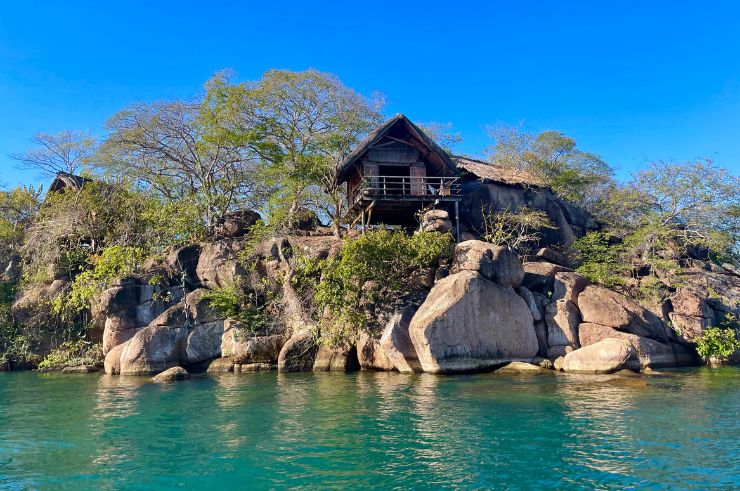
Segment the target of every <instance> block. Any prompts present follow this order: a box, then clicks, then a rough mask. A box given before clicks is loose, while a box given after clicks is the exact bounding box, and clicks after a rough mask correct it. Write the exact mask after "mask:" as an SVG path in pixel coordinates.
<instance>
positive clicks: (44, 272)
mask: <svg viewBox="0 0 740 491" xmlns="http://www.w3.org/2000/svg"><path fill="white" fill-rule="evenodd" d="M205 87H206V90H205V92H204V94H203V95H202V96H201V98H200V99H198V100H195V101H187V102H186V101H180V100H173V101H166V102H158V103H154V104H138V105H135V106H132V107H129V108H127V109H125V110H123V111H121V112H120V113H118V114H116V115H114V116H113V117H111V118H110V120H109V122H108V130H107V134H106V136H105V137H104V138H102V139H101V140H100V141H97V140H95V139H93V138H92V137H90V136H89V135H82V134H79V133H74V132H64V133H61V134H58V135H39V136H38V137H37V140H38V144H39V149H34V150H30V151H29V152H27V153H26V154H22V155H17V156H16V157H15V158H16V159H17V160H19V161H20V162H21V163H23V164H25V165H28V166H35V167H37V168H39V169H42V170H46V171H47V172H52V171H54V172H56V174H55V178H54V180H53V182H52V184H51V185H50V186H49V188H48V190H42V189H41V188H33V187H18V188H16V189H13V190H9V191H4V192H3V194H2V209H3V217H2V220H3V221H2V229H1V230H2V234H3V239H2V249H0V252H1V255H0V259H2V263H3V267H2V270H3V273H2V292H3V297H2V302H3V303H2V317H1V318H0V319H1V323H2V331H1V334H0V367H2V369H4V370H19V369H36V370H39V371H49V370H61V371H64V372H65V373H88V372H93V371H97V370H99V369H104V371H105V373H107V374H109V375H118V376H133V375H137V376H143V375H145V376H155V375H158V374H160V372H165V371H170V370H171V369H174V368H176V367H177V370H179V372H176V373H182V372H187V373H202V372H255V371H265V370H278V371H286V372H294V371H354V370H380V371H397V372H402V373H422V372H423V373H432V374H454V373H470V372H485V371H494V370H499V369H502V368H505V369H506V370H507V371H522V372H531V371H537V370H557V371H564V372H570V373H595V374H598V373H614V372H618V371H621V370H629V371H634V372H641V371H642V372H646V371H651V370H655V369H661V368H666V367H682V366H696V365H699V364H702V363H710V364H722V363H726V362H736V361H738V360H740V358H739V357H738V354H739V353H740V352H739V351H738V347H739V346H740V345H739V344H738V340H737V329H738V320H737V319H738V315H740V268H738V263H737V235H736V232H737V228H733V227H735V226H736V222H737V216H736V215H737V213H736V211H737V198H738V195H737V191H738V186H737V183H738V178H737V177H736V176H732V175H731V174H730V173H728V171H727V170H725V169H722V168H719V167H716V166H714V164H712V163H711V162H709V161H705V160H699V161H695V162H688V163H683V164H665V163H655V164H652V165H651V166H650V167H649V168H648V169H646V170H644V171H641V172H639V173H637V174H636V175H635V177H634V179H633V180H632V181H630V182H628V183H624V184H622V183H618V182H617V181H616V180H615V179H614V178H613V177H612V170H611V169H610V168H609V166H608V165H607V164H606V163H604V162H603V161H602V160H601V159H600V158H599V157H598V156H597V155H595V154H592V153H588V152H585V151H582V150H580V149H579V148H578V147H577V146H576V143H575V141H574V140H572V139H571V138H568V137H566V136H565V135H563V134H561V133H558V132H554V131H548V132H543V133H540V134H537V135H528V134H523V133H521V132H516V131H514V130H506V131H501V132H499V133H498V134H496V135H495V140H494V146H493V147H492V149H491V150H490V153H489V158H488V160H478V159H475V158H472V157H468V156H459V155H455V154H453V153H452V152H450V151H448V150H447V149H445V145H449V144H450V138H451V137H452V136H454V135H452V136H451V135H450V134H449V132H446V131H445V130H444V129H443V128H440V127H439V126H435V125H430V126H428V127H426V128H425V127H423V126H419V125H417V124H414V123H413V122H412V121H411V120H410V119H409V118H407V117H406V116H404V115H403V114H397V115H395V116H393V117H391V118H390V119H387V120H386V121H384V122H380V120H381V113H380V112H379V106H378V102H377V101H374V100H372V99H368V98H365V97H364V96H362V95H360V94H358V93H357V92H355V91H353V90H352V89H350V88H348V87H346V86H344V85H343V84H342V83H341V82H340V81H339V80H338V79H337V78H336V77H335V76H333V75H331V74H326V73H320V72H317V71H315V70H308V71H305V72H291V71H281V70H271V71H269V72H267V73H265V74H264V76H263V77H262V78H261V79H259V80H258V81H255V82H246V83H234V82H232V81H231V80H229V79H228V78H227V77H226V76H225V75H223V74H217V75H216V76H215V77H214V78H212V79H211V80H209V81H208V82H207V83H206V85H205ZM80 171H82V172H81V173H79V174H78V172H80ZM733 224H734V225H733ZM733 234H735V235H733ZM166 373H167V372H166ZM163 378H165V379H166V378H167V377H162V376H159V379H160V380H161V379H163ZM171 378H172V379H173V380H179V379H183V378H184V377H182V376H180V375H176V376H173V377H171Z"/></svg>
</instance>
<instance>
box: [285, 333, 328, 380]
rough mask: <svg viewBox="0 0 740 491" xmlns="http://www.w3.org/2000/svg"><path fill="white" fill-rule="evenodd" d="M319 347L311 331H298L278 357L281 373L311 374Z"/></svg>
mask: <svg viewBox="0 0 740 491" xmlns="http://www.w3.org/2000/svg"><path fill="white" fill-rule="evenodd" d="M318 351H319V345H318V344H317V343H316V338H315V337H314V335H313V333H312V332H311V331H309V330H303V331H298V332H296V333H294V334H293V335H292V336H291V337H290V339H288V341H287V342H286V343H285V345H283V348H282V349H281V350H280V354H279V355H278V370H280V371H281V372H310V371H312V370H313V365H314V362H315V361H316V354H317V353H318Z"/></svg>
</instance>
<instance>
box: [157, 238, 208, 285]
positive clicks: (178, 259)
mask: <svg viewBox="0 0 740 491" xmlns="http://www.w3.org/2000/svg"><path fill="white" fill-rule="evenodd" d="M199 259H200V246H199V245H198V244H191V245H186V246H183V247H179V248H177V249H173V250H172V251H170V253H169V254H167V257H166V258H165V261H164V263H165V264H164V267H165V271H166V273H167V274H168V276H169V277H170V278H172V279H176V280H178V283H184V284H185V286H186V287H187V288H189V289H191V290H192V289H194V288H196V287H197V286H198V283H199V281H198V275H197V273H196V269H197V267H198V260H199Z"/></svg>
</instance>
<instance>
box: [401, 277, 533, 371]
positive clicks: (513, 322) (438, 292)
mask: <svg viewBox="0 0 740 491" xmlns="http://www.w3.org/2000/svg"><path fill="white" fill-rule="evenodd" d="M409 334H410V336H411V341H412V342H413V344H414V348H415V349H416V353H417V355H418V357H419V362H420V363H421V366H422V369H423V370H424V371H425V372H430V373H445V372H461V371H472V370H483V369H487V368H491V367H495V366H497V365H501V364H503V363H507V362H510V361H517V360H528V359H531V358H533V357H534V356H535V355H536V354H537V351H538V343H537V336H536V334H535V331H534V326H533V321H532V314H531V313H530V311H529V307H527V304H526V302H525V301H524V300H522V298H521V297H520V296H519V295H517V294H516V292H515V291H514V290H513V289H512V288H508V287H504V286H501V285H498V284H496V283H493V282H492V281H489V280H487V279H486V278H484V277H483V276H481V275H480V274H478V273H476V272H474V271H462V272H460V273H457V274H454V275H451V276H448V277H447V278H444V279H443V280H441V281H439V282H438V283H437V284H436V285H435V286H434V288H433V289H432V290H431V291H430V292H429V295H428V296H427V298H426V300H425V301H424V303H423V304H422V306H421V307H420V308H419V310H418V311H417V312H416V314H415V315H414V317H413V319H412V320H411V324H410V327H409Z"/></svg>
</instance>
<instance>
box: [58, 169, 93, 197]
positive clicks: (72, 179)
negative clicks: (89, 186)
mask: <svg viewBox="0 0 740 491" xmlns="http://www.w3.org/2000/svg"><path fill="white" fill-rule="evenodd" d="M89 180H90V179H88V178H86V177H82V176H76V175H74V174H69V173H67V172H57V176H56V177H55V178H54V181H53V182H52V183H51V186H49V192H50V193H55V192H57V191H62V190H63V189H74V190H75V191H79V190H80V189H82V186H84V184H85V183H86V182H88V181H89Z"/></svg>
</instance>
